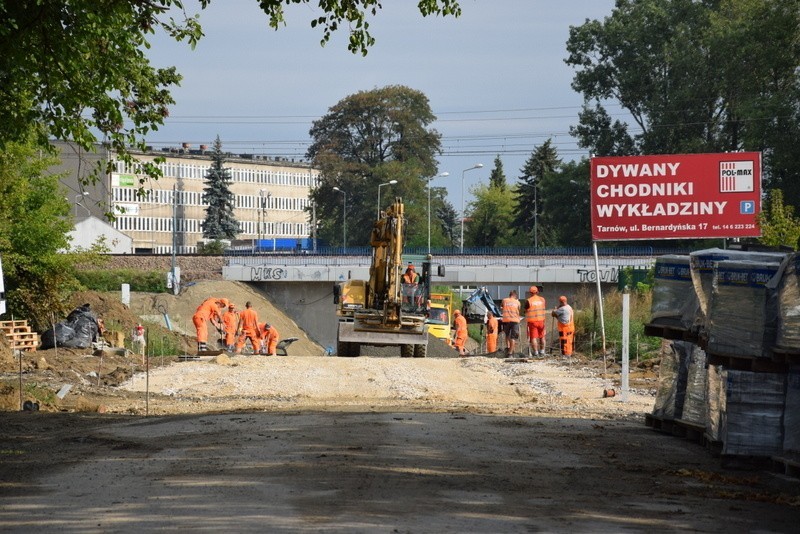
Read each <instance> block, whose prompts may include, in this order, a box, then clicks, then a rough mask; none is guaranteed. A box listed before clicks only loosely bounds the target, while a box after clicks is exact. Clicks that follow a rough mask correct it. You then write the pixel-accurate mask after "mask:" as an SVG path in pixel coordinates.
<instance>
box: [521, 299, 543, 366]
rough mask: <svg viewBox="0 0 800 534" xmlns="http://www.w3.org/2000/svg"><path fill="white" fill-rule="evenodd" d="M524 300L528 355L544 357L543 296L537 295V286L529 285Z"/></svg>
mask: <svg viewBox="0 0 800 534" xmlns="http://www.w3.org/2000/svg"><path fill="white" fill-rule="evenodd" d="M528 295H530V296H529V297H528V298H527V299H526V300H525V304H524V306H525V323H526V324H527V326H528V335H527V337H528V343H529V346H528V356H541V357H544V348H545V347H546V346H547V345H546V343H545V315H546V314H547V305H546V304H545V301H544V297H542V296H541V295H539V288H538V287H536V286H531V287H530V288H529V289H528Z"/></svg>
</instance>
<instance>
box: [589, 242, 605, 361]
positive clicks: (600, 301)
mask: <svg viewBox="0 0 800 534" xmlns="http://www.w3.org/2000/svg"><path fill="white" fill-rule="evenodd" d="M592 250H593V252H594V278H595V281H596V282H597V303H598V305H599V306H600V339H601V340H602V343H603V375H605V374H606V372H607V371H608V368H607V366H606V323H605V318H604V317H603V290H602V289H600V260H599V259H598V257H597V241H592Z"/></svg>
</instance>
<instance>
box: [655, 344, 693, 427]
mask: <svg viewBox="0 0 800 534" xmlns="http://www.w3.org/2000/svg"><path fill="white" fill-rule="evenodd" d="M687 345H691V343H687V342H685V341H674V342H673V341H669V340H666V339H664V340H662V341H661V364H660V365H659V367H658V387H657V389H656V400H655V404H654V405H653V415H654V416H656V417H660V418H662V419H669V420H673V419H680V418H681V414H682V413H683V403H684V397H685V395H686V377H687V375H688V360H689V351H690V350H691V349H690V348H688V347H687Z"/></svg>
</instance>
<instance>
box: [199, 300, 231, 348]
mask: <svg viewBox="0 0 800 534" xmlns="http://www.w3.org/2000/svg"><path fill="white" fill-rule="evenodd" d="M223 309H224V307H223V303H222V302H221V301H220V299H218V298H216V297H209V298H207V299H206V300H204V301H203V302H202V304H200V306H198V307H197V310H196V311H195V312H194V315H192V322H193V323H194V327H195V329H196V330H197V350H198V351H203V350H208V345H207V343H208V321H211V323H212V324H213V325H214V326H215V327H216V329H217V330H220V329H221V328H222V310H223Z"/></svg>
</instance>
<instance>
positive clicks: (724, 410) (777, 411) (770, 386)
mask: <svg viewBox="0 0 800 534" xmlns="http://www.w3.org/2000/svg"><path fill="white" fill-rule="evenodd" d="M721 385H722V388H723V392H722V393H723V394H722V395H720V397H721V399H722V403H723V405H722V406H721V409H720V415H721V418H720V441H722V454H729V455H732V456H773V455H775V454H779V453H780V452H781V451H782V450H783V412H784V402H785V398H786V375H785V374H781V373H754V372H751V371H734V370H732V369H723V371H722V380H721Z"/></svg>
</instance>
